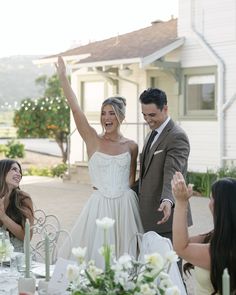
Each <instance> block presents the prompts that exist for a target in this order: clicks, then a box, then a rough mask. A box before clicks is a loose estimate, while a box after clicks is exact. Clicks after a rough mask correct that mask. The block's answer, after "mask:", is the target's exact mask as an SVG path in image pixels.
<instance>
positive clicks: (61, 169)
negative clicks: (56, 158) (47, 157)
mask: <svg viewBox="0 0 236 295" xmlns="http://www.w3.org/2000/svg"><path fill="white" fill-rule="evenodd" d="M67 169H68V165H67V164H65V163H62V164H58V165H56V166H54V167H52V175H53V176H57V177H61V176H62V175H63V174H64V173H65V172H66V171H67Z"/></svg>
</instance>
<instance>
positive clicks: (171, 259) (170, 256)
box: [165, 250, 179, 263]
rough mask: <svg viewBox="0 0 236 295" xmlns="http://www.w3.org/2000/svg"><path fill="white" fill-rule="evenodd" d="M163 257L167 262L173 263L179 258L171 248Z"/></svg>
mask: <svg viewBox="0 0 236 295" xmlns="http://www.w3.org/2000/svg"><path fill="white" fill-rule="evenodd" d="M165 258H166V260H167V261H168V262H170V263H173V262H177V261H178V260H179V257H178V255H177V254H176V252H175V251H173V250H171V251H169V252H167V253H166V254H165Z"/></svg>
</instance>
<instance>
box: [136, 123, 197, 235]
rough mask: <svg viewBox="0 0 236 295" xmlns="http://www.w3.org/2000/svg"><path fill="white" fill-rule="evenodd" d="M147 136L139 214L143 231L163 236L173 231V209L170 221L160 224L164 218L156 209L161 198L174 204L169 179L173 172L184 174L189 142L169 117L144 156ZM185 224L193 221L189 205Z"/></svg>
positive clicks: (141, 156)
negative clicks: (158, 223)
mask: <svg viewBox="0 0 236 295" xmlns="http://www.w3.org/2000/svg"><path fill="white" fill-rule="evenodd" d="M148 137H149V135H148V136H147V138H146V140H145V143H144V147H143V151H142V153H141V155H140V177H139V201H140V214H141V219H142V223H143V226H144V230H145V232H147V231H151V230H152V231H155V232H157V233H159V234H161V235H163V236H165V233H170V234H171V232H172V220H173V209H172V213H171V216H170V218H169V220H168V221H167V222H166V223H164V224H162V225H157V222H158V221H159V220H161V219H162V217H163V213H162V212H159V211H158V210H157V209H158V208H159V206H160V203H161V200H162V199H169V200H171V201H172V202H173V204H174V198H173V195H172V189H171V180H172V177H173V175H174V173H175V172H176V171H180V172H181V173H182V174H183V175H184V176H186V173H187V164H188V156H189V152H190V145H189V140H188V137H187V135H186V133H185V132H184V131H183V129H182V128H181V127H180V126H178V125H177V124H175V123H174V121H173V120H172V119H170V121H169V122H168V124H167V125H166V127H165V128H164V129H163V131H162V132H161V134H160V136H159V137H158V139H157V141H156V142H154V143H153V146H152V147H151V149H150V151H149V153H148V155H147V154H146V156H145V158H144V151H145V146H146V144H147V141H148ZM144 167H145V168H144ZM188 224H189V225H191V224H192V217H191V212H190V208H189V212H188ZM167 236H169V235H167Z"/></svg>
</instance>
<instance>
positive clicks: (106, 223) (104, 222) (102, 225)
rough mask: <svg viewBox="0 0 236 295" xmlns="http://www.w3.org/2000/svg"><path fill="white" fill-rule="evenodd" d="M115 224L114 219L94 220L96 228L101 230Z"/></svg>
mask: <svg viewBox="0 0 236 295" xmlns="http://www.w3.org/2000/svg"><path fill="white" fill-rule="evenodd" d="M114 223H115V220H114V219H111V218H109V217H103V218H102V219H96V224H97V226H98V227H100V228H102V229H108V228H111V227H112V226H113V225H114Z"/></svg>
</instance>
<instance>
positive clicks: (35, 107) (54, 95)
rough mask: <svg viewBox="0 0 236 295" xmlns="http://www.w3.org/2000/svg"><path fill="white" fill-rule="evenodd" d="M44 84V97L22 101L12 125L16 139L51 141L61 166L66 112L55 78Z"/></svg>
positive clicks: (65, 133) (63, 152)
mask: <svg viewBox="0 0 236 295" xmlns="http://www.w3.org/2000/svg"><path fill="white" fill-rule="evenodd" d="M42 80H43V79H42ZM45 81H46V87H45V95H44V97H41V98H39V99H35V100H34V99H31V98H26V99H24V100H23V101H22V102H21V105H20V108H19V109H18V110H16V111H15V114H14V119H13V122H14V126H15V127H17V136H18V137H20V138H27V137H30V138H45V137H47V138H53V139H55V141H56V142H57V144H58V145H59V148H60V150H61V153H62V158H63V162H64V163H65V162H66V160H67V149H68V146H67V135H68V134H69V126H70V110H69V107H68V105H67V103H66V99H65V97H64V96H63V95H62V89H61V87H60V84H59V79H58V78H57V76H56V75H53V76H52V77H50V78H47V79H46V80H45ZM46 94H47V95H48V96H46Z"/></svg>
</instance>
